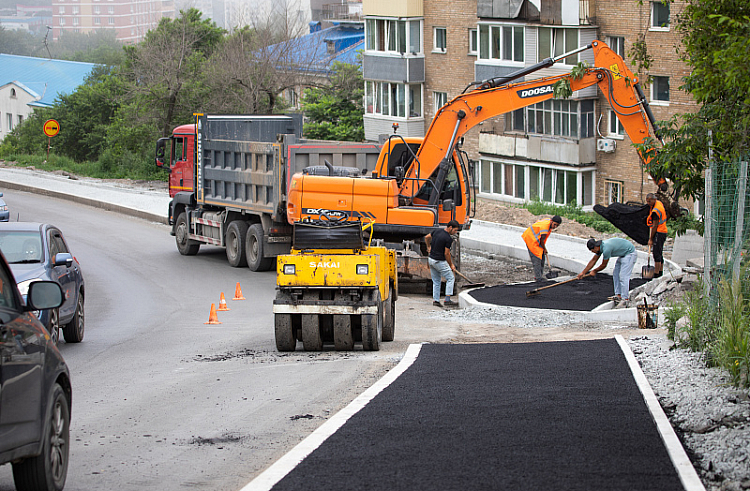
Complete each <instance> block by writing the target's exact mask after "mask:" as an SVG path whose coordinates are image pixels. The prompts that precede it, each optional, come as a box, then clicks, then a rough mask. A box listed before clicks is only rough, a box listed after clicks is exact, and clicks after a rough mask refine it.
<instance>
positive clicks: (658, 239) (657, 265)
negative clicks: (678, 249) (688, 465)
mask: <svg viewBox="0 0 750 491" xmlns="http://www.w3.org/2000/svg"><path fill="white" fill-rule="evenodd" d="M646 203H647V204H648V206H649V207H650V209H649V210H648V218H646V225H648V227H649V228H650V233H649V237H648V246H649V247H650V248H651V250H652V252H653V254H654V278H659V277H660V276H661V275H662V269H663V268H664V256H663V252H664V241H666V240H667V211H666V210H665V209H664V205H663V204H662V202H661V201H659V200H658V199H656V195H655V194H654V193H648V194H647V195H646Z"/></svg>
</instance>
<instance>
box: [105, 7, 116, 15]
mask: <svg viewBox="0 0 750 491" xmlns="http://www.w3.org/2000/svg"><path fill="white" fill-rule="evenodd" d="M107 13H108V14H114V13H115V8H114V7H113V6H112V5H110V6H109V7H107Z"/></svg>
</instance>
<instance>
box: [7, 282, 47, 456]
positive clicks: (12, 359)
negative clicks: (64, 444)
mask: <svg viewBox="0 0 750 491" xmlns="http://www.w3.org/2000/svg"><path fill="white" fill-rule="evenodd" d="M14 285H15V282H14V281H12V279H11V276H10V274H9V273H8V270H7V269H6V268H4V267H0V452H5V451H7V450H10V449H14V448H18V447H20V446H22V445H26V444H29V443H33V442H37V441H39V439H40V438H41V434H40V432H41V425H40V424H39V421H40V420H41V410H42V409H41V408H42V407H43V406H44V404H42V402H43V401H42V397H43V393H42V391H43V381H44V373H43V364H44V339H43V338H42V336H43V334H44V333H43V332H42V331H40V330H39V329H38V328H36V327H35V325H34V323H33V322H31V320H30V314H28V313H27V314H22V312H21V309H22V308H21V305H20V303H18V298H17V297H15V296H14V294H13V292H12V291H11V290H10V289H11V288H13V287H14Z"/></svg>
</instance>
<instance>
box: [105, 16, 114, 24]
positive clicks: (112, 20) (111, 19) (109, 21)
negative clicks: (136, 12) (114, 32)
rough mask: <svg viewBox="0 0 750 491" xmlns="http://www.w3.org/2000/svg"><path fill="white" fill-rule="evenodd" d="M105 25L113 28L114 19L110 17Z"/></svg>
mask: <svg viewBox="0 0 750 491" xmlns="http://www.w3.org/2000/svg"><path fill="white" fill-rule="evenodd" d="M107 23H108V24H109V25H110V26H113V25H115V18H114V17H110V18H109V19H107Z"/></svg>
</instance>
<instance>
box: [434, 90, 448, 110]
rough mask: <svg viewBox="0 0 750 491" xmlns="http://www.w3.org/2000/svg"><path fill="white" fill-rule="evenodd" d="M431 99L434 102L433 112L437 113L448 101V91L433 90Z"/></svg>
mask: <svg viewBox="0 0 750 491" xmlns="http://www.w3.org/2000/svg"><path fill="white" fill-rule="evenodd" d="M432 100H433V104H434V108H433V109H434V111H435V114H437V112H438V111H439V110H440V108H441V107H443V106H445V104H446V103H447V102H448V93H447V92H433V93H432Z"/></svg>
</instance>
